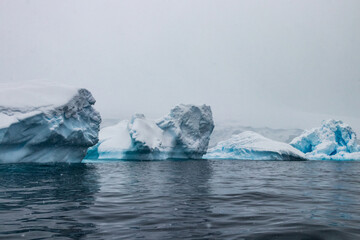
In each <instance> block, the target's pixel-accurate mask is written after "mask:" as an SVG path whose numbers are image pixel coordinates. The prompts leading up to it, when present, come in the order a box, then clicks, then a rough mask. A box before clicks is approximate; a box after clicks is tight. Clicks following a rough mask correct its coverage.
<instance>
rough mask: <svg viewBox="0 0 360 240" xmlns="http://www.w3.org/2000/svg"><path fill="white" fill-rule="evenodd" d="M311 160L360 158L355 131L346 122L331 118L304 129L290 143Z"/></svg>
mask: <svg viewBox="0 0 360 240" xmlns="http://www.w3.org/2000/svg"><path fill="white" fill-rule="evenodd" d="M290 144H291V145H292V146H293V147H295V148H297V149H299V150H300V151H302V152H303V153H305V156H306V157H307V158H308V159H312V160H360V147H359V146H358V144H357V140H356V133H355V132H354V131H353V129H352V128H351V127H350V126H349V125H348V124H346V123H343V122H342V121H336V120H333V119H330V120H327V121H323V122H322V124H321V126H320V127H318V128H313V129H311V130H308V131H305V132H304V133H303V134H301V135H300V136H298V137H296V138H294V139H293V140H292V141H291V143H290Z"/></svg>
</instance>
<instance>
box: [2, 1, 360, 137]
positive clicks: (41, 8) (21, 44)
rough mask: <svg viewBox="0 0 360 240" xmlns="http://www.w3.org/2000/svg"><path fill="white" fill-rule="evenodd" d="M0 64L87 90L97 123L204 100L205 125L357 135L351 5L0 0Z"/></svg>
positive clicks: (359, 91) (359, 33) (9, 76)
mask: <svg viewBox="0 0 360 240" xmlns="http://www.w3.org/2000/svg"><path fill="white" fill-rule="evenodd" d="M0 66H1V68H0V69H1V71H0V83H8V82H24V81H30V80H34V79H42V80H49V81H54V82H59V83H63V84H68V85H75V86H79V87H84V88H87V89H89V90H90V91H91V92H92V93H93V95H94V97H95V98H96V100H97V103H96V105H95V107H96V109H97V110H99V111H100V113H101V115H102V117H103V118H117V119H123V118H129V117H130V116H131V115H132V114H134V113H144V114H145V115H146V116H147V117H149V118H158V117H161V116H162V115H164V114H166V113H168V112H169V110H170V108H171V107H173V106H175V105H176V104H179V103H193V104H203V103H205V104H207V105H210V106H211V107H212V110H213V114H214V118H215V121H216V122H225V121H231V122H238V123H239V124H242V125H246V126H254V127H263V126H267V127H272V128H309V127H315V126H319V125H320V123H321V120H324V119H328V118H335V119H341V120H343V121H345V122H347V123H349V124H350V125H351V126H352V127H353V128H354V129H355V130H356V131H357V132H358V133H360V110H359V106H360V1H357V0H354V1H350V0H344V1H331V0H318V1H285V0H281V1H280V0H278V1H250V0H244V1H231V0H229V1H211V0H206V1H205V0H198V1H188V0H185V1H173V0H167V1H164V0H163V1H157V0H150V1H137V0H134V1H109V0H105V1H100V0H99V1H94V0H78V1H72V0H61V1H60V0H56V1H47V0H17V1H13V0H0Z"/></svg>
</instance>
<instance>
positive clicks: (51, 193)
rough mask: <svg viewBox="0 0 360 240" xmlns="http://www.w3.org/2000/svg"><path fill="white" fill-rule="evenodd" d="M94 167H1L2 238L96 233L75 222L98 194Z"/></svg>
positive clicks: (0, 204)
mask: <svg viewBox="0 0 360 240" xmlns="http://www.w3.org/2000/svg"><path fill="white" fill-rule="evenodd" d="M97 179H98V174H97V173H96V169H95V167H94V166H91V165H85V164H71V165H69V164H52V165H40V164H0V216H1V217H0V218H1V235H0V236H6V239H11V238H13V239H19V238H20V237H22V238H24V237H25V238H28V239H30V238H37V239H41V238H43V239H46V238H53V239H56V238H64V237H67V238H73V239H78V238H81V237H82V236H85V235H86V234H88V233H91V232H92V231H93V230H94V225H93V224H84V223H82V222H79V221H77V220H76V216H77V214H78V213H79V212H80V211H82V210H83V209H86V208H89V207H90V206H91V205H92V204H94V200H95V199H94V193H96V192H97V191H99V185H98V182H97Z"/></svg>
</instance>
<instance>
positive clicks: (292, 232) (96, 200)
mask: <svg viewBox="0 0 360 240" xmlns="http://www.w3.org/2000/svg"><path fill="white" fill-rule="evenodd" d="M0 238H1V239H50V238H51V239H135V238H136V239H184V238H189V239H266V240H267V239H304V240H305V239H306V240H309V239H360V162H337V161H309V162H281V161H231V160H229V161H228V160H217V161H207V160H198V161H193V160H187V161H121V162H106V163H85V164H70V165H69V164H49V165H44V164H42V165H41V164H1V165H0Z"/></svg>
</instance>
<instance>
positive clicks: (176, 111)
mask: <svg viewBox="0 0 360 240" xmlns="http://www.w3.org/2000/svg"><path fill="white" fill-rule="evenodd" d="M213 128H214V122H213V119H212V112H211V108H210V107H209V106H206V105H201V106H195V105H185V104H180V105H178V106H176V107H174V108H173V109H171V111H170V113H169V114H168V115H166V116H165V117H163V118H161V119H159V120H157V121H154V120H150V119H146V118H145V116H144V115H143V114H135V115H134V116H133V117H132V119H131V120H130V121H127V120H123V121H121V122H119V123H118V124H116V125H114V126H109V127H104V128H103V129H101V131H100V141H99V143H98V144H97V145H96V146H94V147H92V148H90V149H89V150H88V154H87V156H86V158H87V159H137V160H153V159H168V158H195V159H197V158H201V157H202V155H204V154H205V153H206V150H207V148H208V144H209V140H210V135H211V132H212V130H213Z"/></svg>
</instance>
